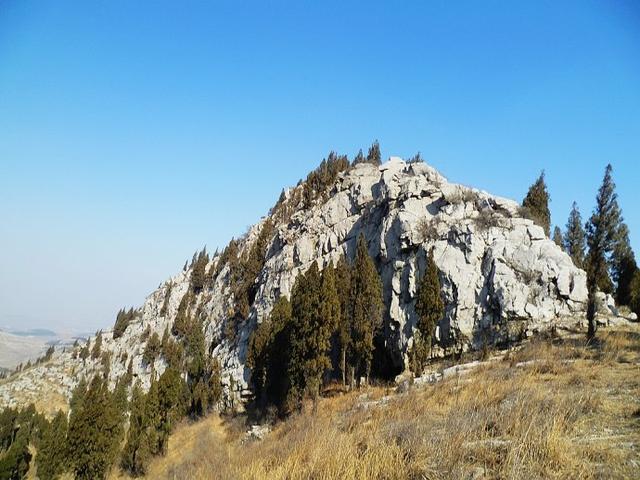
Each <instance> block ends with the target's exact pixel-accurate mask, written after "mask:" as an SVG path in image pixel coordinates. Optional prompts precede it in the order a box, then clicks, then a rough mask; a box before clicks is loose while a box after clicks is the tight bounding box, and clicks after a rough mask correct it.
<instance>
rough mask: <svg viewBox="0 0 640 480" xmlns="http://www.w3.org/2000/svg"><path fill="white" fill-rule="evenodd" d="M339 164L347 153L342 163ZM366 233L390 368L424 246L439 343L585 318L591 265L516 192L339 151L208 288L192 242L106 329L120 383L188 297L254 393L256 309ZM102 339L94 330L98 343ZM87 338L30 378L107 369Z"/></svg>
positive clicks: (3, 393)
mask: <svg viewBox="0 0 640 480" xmlns="http://www.w3.org/2000/svg"><path fill="white" fill-rule="evenodd" d="M330 158H331V157H330ZM333 158H334V160H335V158H336V157H333ZM331 165H334V166H335V165H338V167H337V171H336V169H334V170H333V171H332V170H331ZM265 227H268V228H269V229H271V231H270V232H269V235H267V236H268V238H266V239H265V238H261V233H263V232H264V231H265ZM359 235H363V236H364V238H365V239H366V241H367V244H368V246H369V252H370V254H371V255H372V257H373V258H374V259H375V261H376V264H377V266H378V270H379V272H380V274H381V278H382V281H383V285H384V304H385V313H384V327H383V339H384V345H385V349H386V351H387V353H388V354H389V357H390V358H391V359H392V365H393V371H392V372H391V373H392V374H399V373H402V371H403V370H404V368H405V366H406V365H407V362H406V354H407V351H408V349H409V348H410V346H411V344H412V337H413V331H414V330H415V324H416V315H415V310H414V300H413V293H414V292H415V288H416V279H417V278H418V276H419V275H420V272H422V271H424V264H425V255H426V252H427V251H428V250H431V249H433V251H434V253H435V255H434V257H435V260H436V263H437V265H438V268H439V270H440V272H441V281H442V286H443V295H444V297H445V304H446V313H445V318H444V319H442V321H441V322H440V323H439V324H438V326H437V329H436V334H435V339H436V345H435V354H436V355H440V356H442V355H448V354H452V353H456V352H462V351H466V350H469V349H478V348H482V346H483V345H484V344H495V343H504V342H510V341H513V340H517V339H519V338H526V337H527V336H530V335H531V334H533V333H536V332H540V331H544V330H548V329H552V328H558V327H562V326H563V325H571V324H575V323H576V318H575V317H576V316H577V315H580V314H582V313H583V312H584V309H585V306H586V299H587V291H586V275H585V273H584V272H583V271H582V270H580V269H578V268H576V267H575V266H574V265H573V263H572V261H571V259H570V258H569V256H568V255H567V254H566V253H564V252H562V250H561V249H560V248H559V247H557V246H556V245H555V244H554V243H553V242H552V241H551V240H550V239H548V238H547V237H546V235H545V234H544V231H543V229H542V228H541V227H539V226H537V225H535V224H534V222H533V221H532V220H529V219H527V218H524V217H523V212H522V211H521V209H520V206H519V204H518V203H517V202H515V201H512V200H508V199H504V198H501V197H497V196H492V195H490V194H488V193H486V192H484V191H481V190H477V189H473V188H470V187H466V186H463V185H458V184H454V183H449V182H448V181H447V180H446V178H445V177H443V176H442V175H441V174H440V173H438V172H437V171H436V170H435V169H434V168H433V167H431V166H429V165H427V164H425V163H421V162H405V161H403V160H402V159H400V158H398V157H392V158H390V159H389V160H388V161H387V162H385V163H384V164H382V165H373V164H370V163H366V162H363V163H359V164H356V165H353V166H349V164H348V162H347V163H346V165H345V164H344V163H340V161H339V159H338V160H337V161H334V162H333V163H331V162H329V163H325V162H323V164H322V165H321V166H320V167H319V168H318V169H317V170H316V171H314V172H312V173H311V174H310V175H309V176H308V177H307V180H306V181H304V182H301V183H299V184H298V185H297V186H296V187H293V188H290V189H285V190H283V193H282V195H281V197H280V199H279V201H278V202H277V204H276V205H275V206H274V207H273V208H272V209H271V210H270V212H269V215H267V216H265V217H263V218H262V219H261V220H260V221H259V222H258V223H256V224H255V225H253V226H252V227H250V228H249V230H248V231H247V233H246V234H245V235H243V236H242V237H240V238H239V239H237V240H232V242H231V243H230V245H229V247H227V249H225V251H223V252H221V253H216V254H215V255H213V257H212V258H208V256H207V259H208V261H207V263H206V265H205V266H204V269H203V272H205V273H206V275H205V277H206V278H205V279H204V280H203V281H204V282H205V283H206V285H204V284H203V286H202V287H201V288H200V289H199V290H198V291H195V290H194V289H193V285H192V281H193V277H194V271H195V267H196V261H197V257H196V255H194V259H193V261H192V263H191V265H188V266H187V268H186V269H183V270H182V271H181V272H178V273H177V274H176V275H174V276H172V277H171V278H170V279H168V280H167V281H165V282H164V283H163V284H161V286H160V287H159V288H158V289H156V290H155V291H154V292H152V293H151V294H150V295H149V296H148V297H147V298H146V299H145V302H144V303H143V305H142V306H141V307H140V309H139V310H137V311H136V312H135V313H132V317H131V318H130V319H129V320H128V321H127V322H126V325H124V331H123V332H122V334H121V336H118V337H117V338H114V336H115V335H114V330H113V329H107V330H104V331H103V333H102V335H101V342H102V345H101V348H102V351H103V352H109V359H108V376H109V379H110V384H111V386H112V387H113V386H114V385H115V382H116V381H117V379H118V378H119V377H120V376H121V375H123V374H124V373H125V371H126V370H127V366H128V363H129V362H131V363H132V370H133V375H134V376H135V377H136V378H137V379H138V380H139V381H140V383H141V385H142V387H143V389H148V387H149V385H150V379H151V377H152V375H159V374H161V373H162V372H163V371H164V368H165V367H166V360H165V359H164V358H163V357H162V356H160V357H159V358H157V359H156V360H154V361H152V362H151V363H148V362H146V361H145V360H144V350H145V347H146V345H148V343H149V339H150V337H151V336H153V334H157V335H158V336H159V337H160V336H163V334H164V332H165V330H169V331H170V330H171V329H172V328H173V326H174V323H175V321H176V319H177V317H178V315H179V313H180V311H181V309H182V310H183V313H184V310H185V309H187V311H188V313H189V314H190V315H193V316H195V317H197V318H199V319H201V320H202V322H203V328H204V333H205V338H206V342H207V344H208V345H209V353H210V355H211V356H213V357H215V358H217V359H218V360H219V361H220V363H221V366H222V383H223V386H224V392H225V393H224V401H225V402H227V403H229V402H233V403H235V402H236V400H239V399H248V398H250V396H251V391H250V382H251V379H250V371H249V370H248V369H247V368H246V366H245V360H246V352H247V343H248V340H249V336H250V334H251V332H252V331H253V330H254V329H255V326H256V325H257V323H259V322H261V321H263V320H264V319H265V318H267V316H268V314H269V312H270V309H271V307H272V306H273V304H274V302H275V300H276V299H277V298H278V297H279V296H281V295H287V296H288V295H290V293H291V288H292V286H293V283H294V281H295V278H296V276H297V275H298V274H299V273H301V272H304V271H305V270H306V269H307V268H308V267H309V265H311V263H313V262H317V263H318V264H319V266H320V267H323V266H326V265H328V264H329V263H334V264H335V263H336V262H337V260H338V259H339V257H340V256H342V255H347V257H351V256H352V255H353V253H354V250H355V241H356V238H357V237H358V236H359ZM263 236H264V235H263ZM258 241H260V242H263V243H265V245H263V246H262V247H263V251H261V252H259V253H260V255H259V256H260V257H261V261H262V264H259V267H260V268H259V269H258V271H257V272H256V275H255V278H249V279H248V280H247V279H244V280H243V282H244V284H245V285H246V286H247V287H248V288H247V289H246V290H250V291H251V295H249V296H248V297H247V298H249V297H253V298H250V300H251V301H250V302H249V304H248V305H245V306H241V308H240V307H239V305H238V303H241V300H242V295H241V294H242V293H243V292H239V291H238V289H237V285H235V284H234V280H236V279H235V276H234V275H233V272H232V269H233V264H234V262H236V261H244V260H243V259H246V258H247V257H248V256H249V255H250V254H251V252H252V249H254V246H256V245H257V243H259V242H258ZM232 246H233V248H231V247H232ZM230 250H233V251H230ZM262 257H263V258H262ZM236 283H237V282H236ZM244 293H246V292H244ZM186 300H188V302H187V301H186ZM239 309H240V310H243V312H242V313H241V314H239V313H238V310H239ZM95 343H96V337H92V338H91V339H90V340H89V343H88V347H89V348H93V347H94V346H95ZM80 348H81V347H80V346H78V347H75V348H72V349H70V350H69V351H62V352H60V351H58V352H56V353H55V354H54V357H53V359H52V361H51V362H50V363H49V364H48V365H47V366H38V367H35V368H38V369H44V370H43V371H42V372H38V374H39V375H40V377H45V376H46V375H44V373H47V372H48V373H51V372H52V371H53V372H55V373H54V374H53V376H54V377H56V378H57V381H55V382H51V383H50V384H46V385H45V384H44V383H43V381H41V380H38V374H34V375H33V377H34V378H33V380H32V383H35V384H36V385H35V387H34V388H32V389H31V390H35V391H37V390H38V389H40V388H44V389H54V390H57V393H58V394H60V395H62V396H65V397H67V398H68V397H69V396H70V395H71V391H72V389H73V386H74V385H75V384H77V382H78V381H79V379H80V378H82V377H85V378H86V377H89V376H90V375H92V374H93V373H98V372H100V371H102V369H103V368H104V367H103V363H104V362H103V361H102V359H100V358H85V359H83V360H82V362H80V361H79V360H78V355H79V354H80ZM46 369H49V370H46ZM18 384H19V383H18ZM16 391H17V390H16V389H15V388H14V389H11V382H7V383H5V384H3V385H0V403H1V404H4V405H12V404H16V403H17V402H18V400H16V399H15V398H13V397H12V393H11V392H13V395H15V392H16Z"/></svg>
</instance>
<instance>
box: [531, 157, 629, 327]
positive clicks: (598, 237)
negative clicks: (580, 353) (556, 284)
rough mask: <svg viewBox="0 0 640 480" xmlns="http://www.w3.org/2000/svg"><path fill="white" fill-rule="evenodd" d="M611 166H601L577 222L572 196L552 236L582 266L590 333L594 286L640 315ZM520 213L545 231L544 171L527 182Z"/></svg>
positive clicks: (593, 321)
mask: <svg viewBox="0 0 640 480" xmlns="http://www.w3.org/2000/svg"><path fill="white" fill-rule="evenodd" d="M615 188H616V185H615V182H614V180H613V167H612V166H611V165H610V164H609V165H607V167H606V168H605V172H604V177H603V179H602V183H601V185H600V188H599V189H598V192H597V194H596V205H595V207H594V209H593V212H592V213H591V216H590V217H589V219H588V220H587V221H586V222H585V223H584V224H583V223H582V217H581V214H580V210H579V208H578V205H577V203H576V202H573V205H572V208H571V211H570V213H569V218H568V220H567V224H566V227H565V230H564V232H563V231H562V229H561V228H560V227H558V226H556V227H555V228H554V232H553V240H554V241H555V242H556V244H558V245H559V246H560V247H561V248H562V249H563V250H564V251H565V252H567V253H568V254H569V256H570V257H571V259H572V260H573V262H574V264H575V265H576V266H577V267H580V268H583V269H584V270H585V271H586V272H587V288H588V303H587V320H588V333H587V335H588V337H589V338H590V339H592V338H593V337H594V336H595V334H596V329H597V323H596V314H597V308H598V305H597V298H596V297H597V295H596V294H597V292H598V291H601V292H603V293H606V294H611V295H613V297H614V298H615V301H616V303H617V305H619V306H627V307H629V308H630V310H632V311H633V312H635V313H636V314H637V315H640V269H639V268H638V265H637V263H636V259H635V254H634V252H633V249H632V248H631V243H630V241H629V228H628V226H627V224H626V223H625V222H624V218H623V216H622V209H621V208H620V205H619V204H618V195H617V193H616V191H615ZM522 205H523V208H524V209H525V213H527V214H529V215H530V216H531V218H532V219H533V220H534V221H535V222H536V223H537V224H538V225H540V226H542V227H543V228H544V230H545V233H546V234H547V236H549V235H550V227H551V214H550V211H549V193H548V189H547V186H546V183H545V178H544V172H543V173H541V174H540V176H539V177H538V179H537V180H536V181H535V183H534V184H533V185H531V187H530V188H529V191H528V192H527V195H526V197H525V199H524V200H523V202H522Z"/></svg>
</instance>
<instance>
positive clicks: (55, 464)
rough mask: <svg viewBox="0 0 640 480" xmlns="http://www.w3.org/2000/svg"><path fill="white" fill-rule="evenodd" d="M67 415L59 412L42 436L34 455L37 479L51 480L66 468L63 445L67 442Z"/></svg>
mask: <svg viewBox="0 0 640 480" xmlns="http://www.w3.org/2000/svg"><path fill="white" fill-rule="evenodd" d="M67 428H68V425H67V415H66V414H65V413H64V412H63V411H62V410H59V411H58V413H57V414H56V416H55V417H54V418H53V419H52V420H51V423H49V424H48V425H47V427H46V429H45V430H44V432H43V434H42V439H41V441H40V445H39V447H38V455H36V464H37V468H38V478H40V479H41V480H53V479H54V478H57V477H58V476H59V475H61V474H62V473H63V472H64V471H65V470H66V467H67V458H66V455H65V453H66V452H65V448H64V446H65V444H66V441H67Z"/></svg>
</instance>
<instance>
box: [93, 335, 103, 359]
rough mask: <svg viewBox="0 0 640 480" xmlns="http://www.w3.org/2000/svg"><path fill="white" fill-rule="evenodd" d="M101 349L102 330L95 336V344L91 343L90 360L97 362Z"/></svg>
mask: <svg viewBox="0 0 640 480" xmlns="http://www.w3.org/2000/svg"><path fill="white" fill-rule="evenodd" d="M101 348H102V330H101V331H99V332H98V335H96V339H95V342H94V343H93V349H92V350H91V358H92V359H93V360H97V359H98V358H99V357H100V353H101Z"/></svg>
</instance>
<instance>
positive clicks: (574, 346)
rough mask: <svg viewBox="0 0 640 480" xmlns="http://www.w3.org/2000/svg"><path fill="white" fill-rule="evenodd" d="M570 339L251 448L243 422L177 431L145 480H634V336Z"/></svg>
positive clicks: (631, 332)
mask: <svg viewBox="0 0 640 480" xmlns="http://www.w3.org/2000/svg"><path fill="white" fill-rule="evenodd" d="M581 338H582V337H580V338H575V339H565V340H562V341H559V340H555V341H551V340H537V341H534V342H533V343H531V344H528V345H526V346H525V347H524V348H523V349H521V350H519V351H517V352H511V353H509V354H507V355H506V356H505V357H504V358H502V359H500V360H496V361H494V362H490V363H489V364H484V365H481V366H480V367H478V368H476V369H475V370H473V371H472V372H471V373H469V374H468V375H465V376H453V377H450V378H447V379H445V380H443V381H441V382H439V383H437V384H434V385H429V386H426V387H422V388H413V389H412V390H410V391H409V392H408V393H407V394H405V395H393V396H392V397H391V398H389V399H388V401H387V402H386V403H385V404H376V403H375V402H374V401H375V399H376V398H380V397H382V396H383V395H385V394H386V393H388V392H386V391H385V390H384V389H382V388H370V389H368V390H366V391H364V392H363V391H360V392H354V393H352V394H347V395H343V396H339V397H334V398H327V399H323V400H322V401H321V402H320V404H319V406H318V410H317V412H316V413H312V412H311V411H310V409H308V411H306V412H304V413H302V414H299V415H297V416H295V417H293V418H290V419H289V420H287V421H285V422H282V423H280V424H278V425H277V426H276V427H275V429H274V430H273V432H271V433H270V434H269V435H268V436H267V437H266V438H265V439H264V440H262V441H253V442H248V443H246V442H245V443H243V442H242V441H241V438H242V426H241V425H240V424H241V421H242V418H236V419H233V420H226V421H223V420H221V419H220V418H219V417H217V416H211V417H209V418H207V419H205V420H203V421H201V422H198V423H194V424H184V425H182V426H181V427H179V428H178V429H177V431H176V432H175V433H174V434H173V435H172V437H171V439H170V444H169V454H168V455H167V457H165V458H159V459H156V460H154V462H153V463H152V465H151V466H150V470H149V474H148V478H154V479H160V478H172V479H173V478H190V479H204V478H221V479H226V478H241V479H308V478H318V479H325V478H326V479H329V478H344V479H371V478H389V479H395V478H397V479H405V478H416V479H422V478H425V479H444V478H451V479H458V478H521V479H534V478H580V479H589V478H640V329H638V328H637V326H634V328H633V329H632V328H631V327H628V328H625V329H624V330H618V331H610V332H606V333H604V332H603V333H602V334H601V339H602V340H601V344H600V345H599V346H598V347H597V348H587V347H585V346H584V344H583V341H582V340H581ZM117 478H122V477H121V474H118V475H117Z"/></svg>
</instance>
